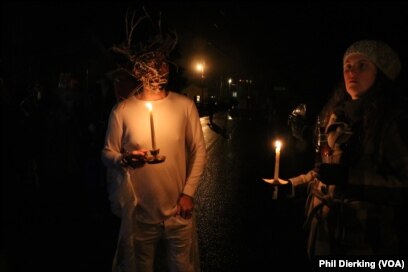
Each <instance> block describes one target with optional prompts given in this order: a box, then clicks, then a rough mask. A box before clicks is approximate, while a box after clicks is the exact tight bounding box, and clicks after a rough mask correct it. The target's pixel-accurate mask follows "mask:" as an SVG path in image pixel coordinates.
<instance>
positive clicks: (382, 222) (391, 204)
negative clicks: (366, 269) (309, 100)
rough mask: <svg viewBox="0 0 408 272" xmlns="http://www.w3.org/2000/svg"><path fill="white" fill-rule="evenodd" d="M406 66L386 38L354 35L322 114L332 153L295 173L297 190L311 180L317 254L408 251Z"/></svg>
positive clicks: (312, 244) (311, 246)
mask: <svg viewBox="0 0 408 272" xmlns="http://www.w3.org/2000/svg"><path fill="white" fill-rule="evenodd" d="M400 70H401V63H400V60H399V58H398V56H397V54H396V53H395V52H394V50H393V49H391V47H389V46H388V45H387V44H385V43H384V42H382V41H374V40H362V41H358V42H355V43H354V44H352V45H351V46H350V47H349V48H348V49H347V50H346V52H345V54H344V57H343V77H344V82H343V83H342V84H341V86H340V87H339V88H338V89H337V90H335V92H334V94H333V96H332V98H331V99H330V101H329V102H328V103H327V105H326V106H325V108H324V109H323V111H322V113H321V114H320V116H319V119H320V120H321V121H322V120H323V121H325V122H323V123H324V128H323V129H320V131H321V132H323V135H320V136H327V138H326V137H320V140H324V139H327V143H328V145H329V147H330V152H325V153H324V156H323V154H321V153H320V152H319V154H318V158H319V159H318V161H317V163H316V167H315V169H314V170H312V171H310V172H309V173H307V174H304V175H300V176H297V177H294V178H291V179H290V181H291V183H292V185H293V187H294V188H295V189H296V188H298V186H301V185H302V184H303V185H307V186H308V198H307V202H306V215H307V219H306V224H305V226H306V227H307V230H308V232H309V233H308V241H307V247H308V248H307V250H308V254H309V256H310V257H311V258H315V257H318V256H322V255H354V256H361V255H376V256H383V255H390V254H391V255H394V254H395V255H397V254H404V253H406V251H405V249H404V248H405V247H402V245H401V242H402V240H403V239H401V235H400V233H401V225H400V223H399V222H401V220H400V218H399V216H401V211H402V210H403V206H404V205H403V203H404V195H406V189H407V187H408V134H407V133H406V131H407V130H406V128H405V126H406V124H407V123H408V117H407V113H406V112H405V111H404V110H403V109H402V108H401V107H398V105H399V104H400V103H399V102H398V100H399V99H400V97H398V95H397V92H396V88H395V80H396V79H397V77H398V74H399V73H400ZM316 131H319V130H316Z"/></svg>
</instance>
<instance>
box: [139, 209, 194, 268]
mask: <svg viewBox="0 0 408 272" xmlns="http://www.w3.org/2000/svg"><path fill="white" fill-rule="evenodd" d="M193 226H194V225H193V219H184V218H182V217H180V216H173V217H171V218H169V219H167V220H166V221H164V222H163V223H160V224H146V223H142V222H137V221H135V222H134V223H133V242H134V250H135V256H134V257H135V263H136V271H137V272H141V271H143V272H153V267H154V257H155V255H156V247H157V244H158V242H159V240H160V239H163V240H164V242H165V245H166V254H167V256H166V257H167V258H168V266H169V268H170V271H172V272H173V271H174V272H176V271H178V272H190V271H191V272H197V271H199V264H198V262H197V260H198V252H197V241H196V237H195V229H194V227H193Z"/></svg>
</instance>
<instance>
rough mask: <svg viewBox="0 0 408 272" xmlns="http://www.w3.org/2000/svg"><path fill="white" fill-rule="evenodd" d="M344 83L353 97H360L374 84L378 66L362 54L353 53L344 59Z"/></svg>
mask: <svg viewBox="0 0 408 272" xmlns="http://www.w3.org/2000/svg"><path fill="white" fill-rule="evenodd" d="M343 76H344V83H345V85H346V90H347V93H348V94H349V95H350V96H351V98H352V99H353V100H354V99H358V98H360V97H361V96H362V95H364V94H365V93H366V92H367V90H368V89H369V88H370V87H371V86H372V85H373V84H374V81H375V78H376V76H377V67H376V66H375V64H374V63H373V62H371V61H370V60H368V59H367V57H365V56H364V55H361V54H352V55H350V56H348V57H347V58H346V59H345V60H344V64H343Z"/></svg>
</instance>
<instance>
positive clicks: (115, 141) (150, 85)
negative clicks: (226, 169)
mask: <svg viewBox="0 0 408 272" xmlns="http://www.w3.org/2000/svg"><path fill="white" fill-rule="evenodd" d="M175 42H176V39H175V38H174V36H171V35H168V36H164V35H163V36H162V34H160V35H158V36H156V37H155V42H154V43H152V46H150V44H147V45H146V44H145V46H144V47H143V49H142V50H132V49H131V48H129V47H120V48H116V51H117V52H119V53H126V54H127V56H128V57H129V60H130V61H131V62H132V65H133V67H132V70H131V71H130V74H131V75H132V76H133V77H135V79H137V81H138V82H140V83H141V84H140V85H139V86H137V87H136V88H135V89H134V91H133V92H130V93H129V95H128V97H127V98H126V99H120V100H119V102H118V103H117V104H116V105H115V106H114V108H113V109H112V111H111V113H110V117H109V123H108V127H107V132H106V138H105V144H104V147H103V150H102V161H103V162H104V164H105V165H106V167H107V168H108V169H109V170H110V174H109V177H110V178H109V184H108V186H109V197H110V200H111V204H112V209H113V212H114V213H115V214H116V215H118V216H119V217H121V228H120V234H119V241H118V245H117V251H116V255H115V258H114V262H113V271H154V266H155V257H157V255H158V254H157V245H158V243H159V241H164V243H165V246H166V247H165V248H166V258H167V261H168V262H167V265H168V268H169V269H170V271H199V270H200V265H199V255H198V244H197V237H196V230H195V221H194V216H193V215H194V194H195V191H196V189H197V186H198V184H199V182H200V180H201V175H202V173H203V171H204V167H205V163H206V147H205V143H204V137H203V132H202V127H201V123H200V119H199V115H198V110H197V108H196V106H195V104H194V102H193V101H192V100H191V99H189V98H188V97H186V96H184V95H181V94H178V93H176V92H173V91H170V90H167V89H166V84H167V83H168V79H169V64H168V58H167V57H168V54H169V52H170V50H171V49H172V48H173V47H174V46H172V43H175ZM158 45H159V46H158ZM114 49H115V48H114ZM118 49H119V50H118ZM147 102H149V103H150V104H151V105H152V111H151V112H152V116H153V117H154V119H153V120H154V136H153V133H152V131H151V125H152V124H151V123H150V115H149V114H150V113H149V109H148V108H147V107H146V103H147ZM153 138H154V140H155V143H152V142H153ZM155 145H156V146H155ZM149 150H150V152H151V153H152V154H153V152H152V151H154V150H155V151H157V152H158V151H159V150H160V158H161V159H162V160H161V161H160V162H158V163H150V162H151V160H150V159H149V158H151V156H149ZM164 156H165V158H164ZM163 159H164V160H163Z"/></svg>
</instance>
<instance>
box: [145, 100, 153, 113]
mask: <svg viewBox="0 0 408 272" xmlns="http://www.w3.org/2000/svg"><path fill="white" fill-rule="evenodd" d="M146 107H147V108H148V109H149V111H152V110H153V106H152V103H150V102H147V103H146Z"/></svg>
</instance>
